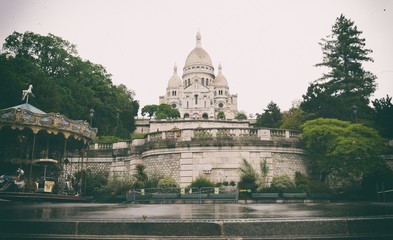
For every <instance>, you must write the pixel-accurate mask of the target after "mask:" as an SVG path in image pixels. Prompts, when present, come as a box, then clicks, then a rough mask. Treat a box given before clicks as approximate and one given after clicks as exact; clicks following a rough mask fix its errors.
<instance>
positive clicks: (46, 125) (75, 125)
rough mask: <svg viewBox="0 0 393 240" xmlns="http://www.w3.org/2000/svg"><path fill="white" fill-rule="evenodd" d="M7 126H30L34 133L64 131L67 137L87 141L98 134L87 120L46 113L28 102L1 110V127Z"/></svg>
mask: <svg viewBox="0 0 393 240" xmlns="http://www.w3.org/2000/svg"><path fill="white" fill-rule="evenodd" d="M5 126H10V127H11V128H12V129H19V130H23V129H24V128H30V129H31V130H32V131H33V132H34V133H38V132H39V131H46V132H48V133H51V134H58V133H62V134H63V135H64V136H65V137H66V138H69V137H70V136H73V137H74V138H75V139H78V140H83V141H85V142H88V141H91V140H93V139H94V137H95V136H96V134H97V128H92V127H91V126H90V125H89V123H88V122H87V121H83V120H71V119H69V118H67V117H66V116H64V115H61V114H59V113H45V112H44V111H42V110H40V109H38V108H36V107H34V106H33V105H31V104H28V103H24V104H21V105H17V106H14V107H9V108H6V109H2V110H0V129H1V128H3V127H5Z"/></svg>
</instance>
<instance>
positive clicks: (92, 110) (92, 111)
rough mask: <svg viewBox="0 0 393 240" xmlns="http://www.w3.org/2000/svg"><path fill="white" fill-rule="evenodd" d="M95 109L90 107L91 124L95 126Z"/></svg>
mask: <svg viewBox="0 0 393 240" xmlns="http://www.w3.org/2000/svg"><path fill="white" fill-rule="evenodd" d="M93 117H94V109H92V108H91V109H90V126H92V127H93Z"/></svg>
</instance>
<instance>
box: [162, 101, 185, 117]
mask: <svg viewBox="0 0 393 240" xmlns="http://www.w3.org/2000/svg"><path fill="white" fill-rule="evenodd" d="M179 117H180V112H179V110H177V109H176V108H173V107H172V106H171V105H169V104H165V103H162V104H160V105H159V106H158V108H157V112H156V118H157V119H166V118H179Z"/></svg>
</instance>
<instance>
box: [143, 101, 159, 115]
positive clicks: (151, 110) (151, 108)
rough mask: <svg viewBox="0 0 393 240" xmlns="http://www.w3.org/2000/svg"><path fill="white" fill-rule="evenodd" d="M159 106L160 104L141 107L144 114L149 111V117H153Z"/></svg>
mask: <svg viewBox="0 0 393 240" xmlns="http://www.w3.org/2000/svg"><path fill="white" fill-rule="evenodd" d="M157 108H158V105H156V104H151V105H145V106H144V107H143V108H142V109H141V114H142V116H145V114H146V113H147V114H148V117H149V118H152V117H153V116H154V114H156V112H157Z"/></svg>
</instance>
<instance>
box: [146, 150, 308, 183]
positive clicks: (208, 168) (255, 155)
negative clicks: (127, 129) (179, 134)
mask: <svg viewBox="0 0 393 240" xmlns="http://www.w3.org/2000/svg"><path fill="white" fill-rule="evenodd" d="M232 143H233V142H231V144H229V145H228V144H222V143H221V144H207V143H206V142H205V145H206V146H201V145H203V144H199V145H193V144H192V143H189V146H177V145H176V144H175V143H173V144H175V145H172V146H171V145H170V144H169V145H170V146H169V147H157V146H155V147H152V148H151V149H149V150H145V151H144V152H143V153H142V155H141V158H142V161H143V162H144V163H145V165H146V171H147V172H149V173H157V172H158V173H161V174H164V175H165V176H171V177H173V178H174V179H175V180H176V181H177V182H178V183H179V185H180V187H185V186H188V185H189V184H190V183H191V182H192V181H193V180H195V178H197V177H198V176H205V177H206V178H208V179H210V180H211V181H212V182H224V181H226V182H230V181H234V182H238V181H239V180H240V172H239V168H241V167H243V160H244V159H245V160H247V161H248V162H249V163H250V164H251V165H252V166H253V167H254V169H256V170H257V171H259V169H260V162H261V161H266V163H267V165H268V167H269V172H268V182H271V180H272V178H273V177H274V176H278V175H282V174H288V175H289V176H290V177H293V176H294V174H295V172H296V171H299V172H301V173H303V174H306V175H307V167H306V161H305V156H304V152H303V150H302V149H301V148H299V147H296V146H280V145H278V146H277V145H274V144H271V143H272V142H267V143H268V144H260V145H257V146H255V145H254V146H250V145H247V144H244V142H243V143H242V144H239V145H237V144H232ZM183 145H184V144H183Z"/></svg>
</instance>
